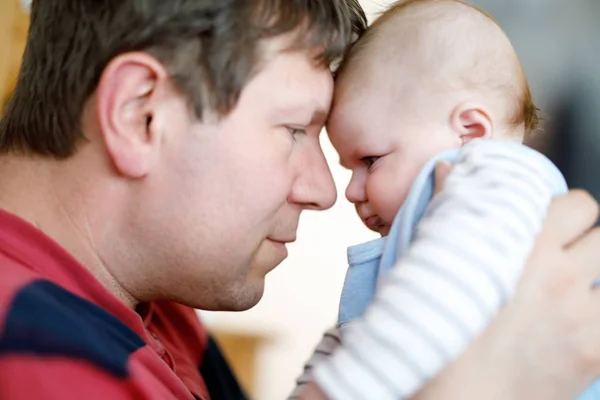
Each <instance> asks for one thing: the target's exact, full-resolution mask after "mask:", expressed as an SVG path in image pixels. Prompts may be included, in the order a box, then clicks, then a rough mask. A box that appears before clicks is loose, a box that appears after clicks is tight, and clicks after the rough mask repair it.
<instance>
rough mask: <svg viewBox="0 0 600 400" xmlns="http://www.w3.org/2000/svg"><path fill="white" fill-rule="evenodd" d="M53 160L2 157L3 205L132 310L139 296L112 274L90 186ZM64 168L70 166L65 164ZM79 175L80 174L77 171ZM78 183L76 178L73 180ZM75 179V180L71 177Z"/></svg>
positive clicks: (0, 195)
mask: <svg viewBox="0 0 600 400" xmlns="http://www.w3.org/2000/svg"><path fill="white" fill-rule="evenodd" d="M58 162H64V161H53V160H45V159H39V158H33V157H32V158H29V157H27V158H26V157H18V156H1V157H0V188H2V190H0V208H1V209H3V210H5V211H7V212H9V213H11V214H13V215H16V216H18V217H19V218H21V219H23V220H25V221H27V222H29V223H30V224H32V225H34V226H35V227H37V228H38V229H39V230H40V231H42V232H43V233H44V234H46V235H47V236H48V237H50V238H52V239H53V240H54V241H55V242H57V243H58V244H59V245H61V246H62V247H63V248H64V249H65V250H66V251H67V252H69V253H70V254H71V255H72V256H73V257H74V258H75V259H77V260H78V261H79V262H80V263H81V265H82V266H84V267H85V268H86V269H87V270H89V271H90V273H91V274H92V275H93V276H94V277H95V278H96V279H97V280H98V281H99V282H100V283H101V284H102V285H103V286H104V287H105V288H106V289H108V290H109V291H110V292H111V293H112V294H113V295H114V296H115V297H117V298H118V299H119V300H121V301H122V302H123V303H125V304H126V305H127V306H128V307H130V308H132V309H133V308H135V306H136V305H137V300H135V298H134V297H133V296H132V295H131V294H130V293H128V292H127V291H126V290H125V289H124V288H123V287H122V286H121V285H120V284H119V283H118V281H117V279H115V277H114V276H113V275H112V274H111V273H110V268H108V267H107V265H106V263H105V262H104V261H103V259H102V257H101V256H100V254H101V252H100V251H99V249H98V248H97V245H96V243H97V242H96V232H94V230H93V225H95V224H90V218H92V219H94V220H95V219H96V218H93V216H90V212H91V211H92V210H90V209H89V207H87V206H86V199H85V194H84V193H83V192H84V191H85V190H83V191H82V190H79V188H77V187H76V186H78V185H77V184H76V183H73V184H71V186H70V185H69V182H70V180H66V182H67V183H66V184H65V179H64V178H65V177H64V172H61V174H63V175H62V177H61V179H58V176H57V173H56V172H55V168H54V166H55V163H58ZM61 169H62V171H64V165H63V166H61ZM75 173H76V172H75ZM73 179H74V180H75V181H76V178H73ZM71 182H72V181H71Z"/></svg>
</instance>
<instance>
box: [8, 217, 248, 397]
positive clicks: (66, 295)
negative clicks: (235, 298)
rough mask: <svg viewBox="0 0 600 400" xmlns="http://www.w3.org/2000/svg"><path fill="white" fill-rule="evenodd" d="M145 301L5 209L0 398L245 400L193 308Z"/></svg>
mask: <svg viewBox="0 0 600 400" xmlns="http://www.w3.org/2000/svg"><path fill="white" fill-rule="evenodd" d="M140 309H141V310H143V318H142V317H141V316H140V314H138V313H136V312H135V311H134V310H131V309H130V308H128V307H127V306H125V305H124V304H123V303H122V302H120V301H119V300H118V299H117V298H116V297H114V296H113V295H112V294H111V293H110V292H108V290H106V289H105V288H104V287H103V286H102V285H101V284H100V283H99V282H98V281H97V280H96V279H95V278H94V277H93V276H92V275H91V274H90V273H89V272H88V270H87V269H85V268H84V267H83V266H82V265H80V264H79V263H78V262H77V261H76V260H75V259H74V258H73V257H72V256H71V255H70V254H68V253H67V252H66V251H65V250H64V249H63V248H61V247H60V246H59V245H58V244H56V243H55V242H54V241H52V240H51V239H50V238H49V237H47V236H46V235H44V234H43V233H42V232H41V231H39V230H38V229H36V228H35V227H33V226H32V225H30V224H28V223H26V222H25V221H23V220H21V219H19V218H17V217H15V216H13V215H11V214H8V213H6V212H4V211H2V210H0V399H2V400H13V399H14V400H22V399H38V398H40V399H42V398H43V399H60V400H70V399H73V400H80V399H86V400H93V399H102V400H106V399H111V400H121V399H123V400H124V399H140V400H142V399H143V400H146V399H147V400H154V399H156V400H159V399H160V400H165V399H182V400H193V399H194V398H196V399H202V400H208V399H210V397H211V395H212V397H213V398H214V399H219V400H220V399H222V398H223V399H224V398H231V399H233V398H235V399H241V398H244V395H243V393H242V392H241V390H240V389H239V386H238V385H237V382H236V381H235V378H234V377H233V375H232V374H231V371H230V370H229V368H228V366H227V363H226V362H225V360H224V359H223V357H222V356H221V355H220V352H219V350H218V347H217V346H216V344H215V343H214V341H213V340H212V339H211V338H210V337H209V335H208V334H207V332H206V331H205V329H204V328H203V327H202V325H201V323H200V321H199V319H198V318H197V316H196V313H195V312H194V310H193V309H191V308H189V307H185V306H182V305H179V304H175V303H171V302H155V303H147V304H143V305H142V306H141V307H140ZM204 371H207V372H206V373H205V372H204ZM201 373H204V374H205V375H209V377H208V378H207V379H206V380H205V379H204V378H203V377H202V376H201ZM209 393H210V394H209Z"/></svg>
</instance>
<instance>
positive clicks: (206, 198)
mask: <svg viewBox="0 0 600 400" xmlns="http://www.w3.org/2000/svg"><path fill="white" fill-rule="evenodd" d="M270 45H272V46H273V48H271V49H267V53H268V52H269V51H270V52H271V54H270V55H269V54H268V55H267V58H266V62H265V64H264V66H263V67H262V69H261V70H260V72H259V73H258V74H257V75H256V76H255V77H254V78H253V79H252V80H251V81H250V82H249V83H248V84H247V85H246V87H245V88H244V89H243V91H242V93H241V97H240V99H239V101H238V103H237V106H236V107H235V108H234V109H233V111H232V112H231V113H230V114H228V115H227V116H226V117H224V118H222V119H220V120H217V119H216V118H212V119H211V117H210V116H207V118H205V120H204V121H203V122H202V123H200V122H198V121H189V120H188V119H189V118H188V119H186V117H185V115H186V113H187V108H186V106H185V105H184V104H180V105H176V106H174V107H173V115H172V121H173V123H172V125H171V127H170V129H174V130H176V131H177V132H181V134H179V135H178V136H177V137H178V139H177V140H176V141H173V140H172V141H170V142H168V143H166V144H165V146H166V148H165V152H166V154H167V160H166V162H167V167H166V168H165V172H164V173H163V174H162V176H159V177H157V178H156V179H157V183H156V188H157V197H158V198H159V199H158V200H156V201H158V203H159V207H160V209H161V210H162V208H163V207H164V208H166V209H168V212H167V214H168V215H166V216H164V215H163V218H162V219H161V221H163V222H164V221H168V222H167V223H166V224H164V223H160V228H159V229H162V230H164V231H163V232H160V233H159V235H160V237H162V238H165V240H168V241H169V242H168V243H164V244H163V245H165V246H167V247H169V248H168V249H167V250H165V251H166V252H168V253H169V256H170V259H169V261H168V263H167V265H165V268H173V269H174V268H178V274H179V272H181V274H179V275H178V279H175V280H174V281H173V282H175V284H177V285H178V287H177V288H169V287H166V288H164V289H163V290H169V291H170V292H173V291H175V292H177V293H180V295H181V297H182V299H181V300H184V302H185V303H187V304H195V306H197V307H199V308H205V309H217V310H243V309H247V308H250V307H252V306H254V305H255V304H256V303H257V302H258V301H259V300H260V298H261V297H262V293H263V288H264V279H265V275H266V274H267V273H268V272H269V271H271V270H272V269H273V268H275V267H276V266H277V265H278V264H279V263H281V262H282V261H283V260H284V259H285V258H286V257H287V250H286V243H289V242H293V241H294V240H295V239H296V230H297V228H298V221H299V217H300V213H301V212H302V211H303V210H305V209H316V210H323V209H327V208H329V207H331V206H332V205H333V204H334V202H335V199H336V192H335V187H334V183H333V178H332V176H331V173H330V171H329V169H328V166H327V163H326V161H325V158H324V155H323V153H322V149H321V147H320V143H319V133H320V131H321V129H322V127H323V124H324V122H325V119H326V117H327V113H328V111H329V107H330V102H331V96H332V90H333V81H332V78H331V74H330V72H329V71H328V70H327V69H326V68H323V67H319V66H316V65H315V64H314V63H313V62H312V58H311V54H309V53H308V52H305V51H302V52H300V51H298V52H281V51H277V50H276V46H277V45H278V43H277V41H273V43H270ZM161 212H162V211H161ZM167 238H169V239H167ZM170 238H174V239H170ZM165 276H166V277H167V280H168V279H169V278H168V276H169V274H167V273H166V274H165ZM182 277H184V278H183V279H182ZM173 282H171V283H169V284H173Z"/></svg>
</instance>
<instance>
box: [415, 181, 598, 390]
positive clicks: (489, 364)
mask: <svg viewBox="0 0 600 400" xmlns="http://www.w3.org/2000/svg"><path fill="white" fill-rule="evenodd" d="M597 218H598V204H597V203H596V201H594V200H593V199H592V198H591V196H590V195H589V194H587V193H585V192H582V191H571V192H570V193H569V194H567V195H565V196H563V197H561V198H559V199H558V200H556V201H555V203H554V204H553V205H552V207H551V209H550V210H549V214H548V218H547V220H546V223H545V225H544V228H543V231H542V233H541V234H540V236H539V238H538V241H537V243H536V247H535V249H534V251H533V253H532V255H531V257H530V261H529V262H528V265H527V267H526V270H525V272H524V275H523V278H522V280H521V283H520V285H519V287H518V288H517V292H516V295H515V298H514V299H513V301H512V302H511V303H509V304H508V305H507V307H505V308H504V309H503V310H502V311H501V312H500V314H499V316H498V318H496V320H495V321H494V322H493V323H492V325H491V326H490V327H489V328H488V330H487V331H486V333H485V334H484V335H483V336H482V337H480V338H479V339H478V340H477V341H476V342H475V343H474V344H473V345H472V346H470V347H469V349H468V350H467V352H466V353H465V354H464V355H463V356H462V357H461V358H459V360H458V361H457V362H456V363H454V364H453V365H452V366H450V367H449V368H447V369H446V370H445V371H444V372H443V373H442V374H441V375H440V376H438V377H437V378H436V379H434V380H433V381H432V382H430V383H429V384H428V385H427V386H426V387H425V388H424V389H423V390H422V391H421V392H420V393H419V394H418V395H417V396H415V399H418V400H424V399H443V398H452V399H454V398H456V399H461V400H469V399H482V398H485V399H488V400H489V399H511V400H518V399H523V400H529V399H544V400H552V399H557V400H558V399H560V400H565V399H573V398H575V397H576V396H577V395H579V394H580V393H581V392H582V391H583V390H584V389H585V387H586V386H587V385H589V384H590V383H591V382H592V381H593V380H594V379H595V378H596V377H598V376H599V375H600V293H599V292H598V290H597V289H592V288H591V286H592V283H593V281H594V280H595V279H596V278H597V277H599V276H600V231H599V230H598V229H592V230H590V228H591V227H592V226H593V225H594V224H595V223H596V221H597Z"/></svg>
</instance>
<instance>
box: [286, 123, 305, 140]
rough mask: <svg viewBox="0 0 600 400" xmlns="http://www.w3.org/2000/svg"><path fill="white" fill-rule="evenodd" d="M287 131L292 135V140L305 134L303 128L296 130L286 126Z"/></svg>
mask: <svg viewBox="0 0 600 400" xmlns="http://www.w3.org/2000/svg"><path fill="white" fill-rule="evenodd" d="M287 130H288V132H290V133H291V134H292V137H293V138H294V140H295V139H296V135H304V134H306V129H304V128H296V127H293V126H288V127H287Z"/></svg>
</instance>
